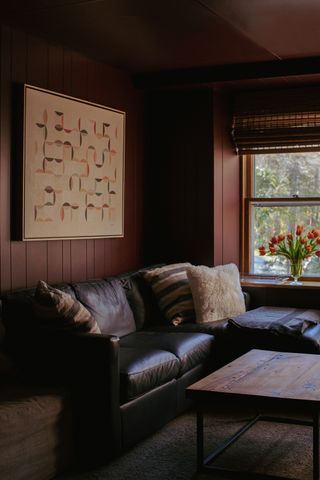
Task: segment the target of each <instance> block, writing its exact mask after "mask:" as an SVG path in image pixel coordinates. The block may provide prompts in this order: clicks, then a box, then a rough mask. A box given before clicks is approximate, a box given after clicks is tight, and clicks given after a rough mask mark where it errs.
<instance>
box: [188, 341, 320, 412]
mask: <svg viewBox="0 0 320 480" xmlns="http://www.w3.org/2000/svg"><path fill="white" fill-rule="evenodd" d="M187 395H188V397H190V398H194V399H195V400H197V399H198V400H201V399H203V400H222V401H223V400H226V399H228V400H230V397H232V398H233V399H235V397H237V398H238V399H244V400H246V401H247V400H248V399H252V400H259V399H265V400H266V399H269V401H270V399H272V400H275V403H276V402H277V401H278V402H280V401H281V402H282V403H284V402H285V403H288V402H291V401H293V402H297V403H299V404H300V403H302V404H304V405H307V404H309V405H310V404H314V405H316V406H319V407H320V355H313V354H306V353H287V352H273V351H269V350H251V351H250V352H248V353H246V354H245V355H242V356H241V357H239V358H237V359H236V360H234V361H233V362H231V363H229V364H228V365H225V366H224V367H222V368H220V369H219V370H216V371H215V372H213V373H211V374H210V375H208V376H207V377H205V378H203V379H201V380H200V381H198V382H196V383H194V384H193V385H191V386H190V387H188V388H187ZM318 404H319V405H318Z"/></svg>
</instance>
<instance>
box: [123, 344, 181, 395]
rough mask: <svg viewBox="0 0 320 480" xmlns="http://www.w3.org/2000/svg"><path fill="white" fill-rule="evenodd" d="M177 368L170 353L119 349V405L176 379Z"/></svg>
mask: <svg viewBox="0 0 320 480" xmlns="http://www.w3.org/2000/svg"><path fill="white" fill-rule="evenodd" d="M179 368H180V365H179V360H178V359H177V357H176V356H175V355H173V354H172V353H170V352H166V351H164V350H154V349H151V348H132V347H121V348H120V398H121V403H125V402H127V401H129V400H132V399H134V398H136V397H138V396H139V395H142V394H143V393H146V392H148V391H150V390H152V389H153V388H155V387H158V386H160V385H163V384H164V383H166V382H168V381H170V380H172V379H174V378H176V377H177V375H178V374H179Z"/></svg>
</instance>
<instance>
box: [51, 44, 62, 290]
mask: <svg viewBox="0 0 320 480" xmlns="http://www.w3.org/2000/svg"><path fill="white" fill-rule="evenodd" d="M48 89H49V90H54V91H57V92H61V91H63V49H62V47H57V46H51V45H50V46H49V49H48ZM62 279H63V248H62V241H61V240H60V241H59V240H53V241H50V242H49V241H48V282H49V283H58V282H59V281H61V280H62Z"/></svg>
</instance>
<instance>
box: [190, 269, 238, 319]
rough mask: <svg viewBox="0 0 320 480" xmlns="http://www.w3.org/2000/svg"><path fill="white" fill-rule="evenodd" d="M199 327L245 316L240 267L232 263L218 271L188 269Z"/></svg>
mask: <svg viewBox="0 0 320 480" xmlns="http://www.w3.org/2000/svg"><path fill="white" fill-rule="evenodd" d="M187 275H188V279H189V281H190V287H191V292H192V296H193V302H194V306H195V311H196V321H197V323H206V322H213V321H215V320H221V319H223V318H227V317H233V316H235V315H239V314H240V313H244V312H245V303H244V297H243V294H242V291H241V286H240V275H239V270H238V267H237V266H236V265H235V264H233V263H229V264H228V265H219V266H217V267H214V268H209V267H206V266H203V265H202V266H198V267H195V266H190V267H188V268H187Z"/></svg>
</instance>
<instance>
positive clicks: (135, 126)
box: [0, 27, 143, 291]
mask: <svg viewBox="0 0 320 480" xmlns="http://www.w3.org/2000/svg"><path fill="white" fill-rule="evenodd" d="M0 52H1V59H0V60H1V90H0V93H1V97H0V102H1V103H0V105H1V113H0V122H1V123H0V154H1V162H0V201H1V206H2V207H1V222H0V281H1V284H0V288H1V291H4V290H9V289H10V288H18V287H25V286H34V285H35V284H36V283H37V281H38V280H39V279H40V278H42V279H44V280H47V281H48V282H49V283H57V282H61V281H71V280H82V279H86V278H93V277H102V276H107V275H110V274H112V273H119V272H121V271H124V270H131V269H133V268H136V267H139V266H142V265H141V263H140V262H141V258H140V257H139V255H138V250H139V249H138V248H137V245H138V243H139V242H140V241H141V230H142V215H141V212H139V213H137V211H136V210H137V205H142V204H143V188H142V185H141V181H142V180H141V179H142V178H143V175H142V171H141V170H142V169H143V159H142V148H141V150H140V151H139V153H138V150H137V147H136V145H137V143H139V145H140V146H142V144H143V137H142V126H141V120H140V122H138V121H137V118H139V119H141V115H142V98H141V93H140V92H137V91H135V90H134V88H133V87H132V85H131V82H130V79H129V77H128V76H127V75H126V74H125V73H123V72H121V71H119V70H115V69H112V68H111V67H108V66H106V65H103V64H100V63H98V62H95V61H93V60H89V59H87V58H85V57H83V56H81V55H79V54H78V53H75V52H72V51H70V50H68V49H65V48H62V47H60V46H57V45H50V44H49V43H47V42H45V41H43V40H39V39H37V38H34V37H33V36H31V35H27V34H25V33H22V32H20V31H17V30H11V28H9V27H1V50H0ZM12 82H18V83H24V82H27V83H30V84H32V85H36V86H39V87H41V88H47V89H49V90H54V91H59V92H62V93H65V94H67V95H72V96H75V97H80V98H84V99H87V100H88V101H92V102H95V103H98V104H102V105H106V106H110V107H112V108H116V109H119V110H124V111H126V112H128V117H129V119H130V121H129V124H128V125H129V130H128V132H127V133H128V135H127V139H126V156H127V162H128V165H127V169H126V179H125V182H126V183H125V189H126V193H125V195H126V205H125V209H126V210H125V211H126V214H125V215H126V216H125V238H124V239H101V240H100V239H99V240H73V241H69V240H64V241H57V240H53V241H40V242H20V241H11V235H10V233H11V232H10V220H11V213H10V209H11V202H10V195H11V192H10V190H11V189H10V184H11V178H10V170H11V113H12V112H11V86H12ZM138 155H139V159H138V160H137V156H138ZM138 179H139V180H138ZM12 214H13V215H14V212H12ZM138 219H139V220H138ZM137 222H138V223H139V226H137Z"/></svg>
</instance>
